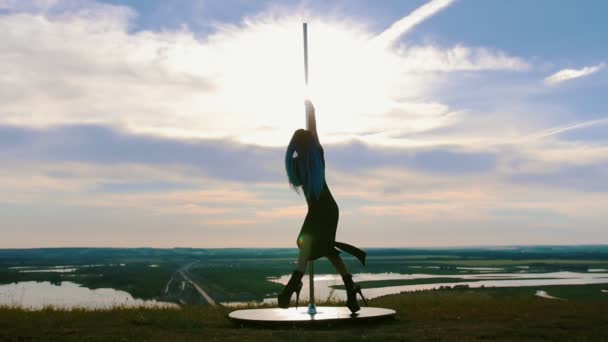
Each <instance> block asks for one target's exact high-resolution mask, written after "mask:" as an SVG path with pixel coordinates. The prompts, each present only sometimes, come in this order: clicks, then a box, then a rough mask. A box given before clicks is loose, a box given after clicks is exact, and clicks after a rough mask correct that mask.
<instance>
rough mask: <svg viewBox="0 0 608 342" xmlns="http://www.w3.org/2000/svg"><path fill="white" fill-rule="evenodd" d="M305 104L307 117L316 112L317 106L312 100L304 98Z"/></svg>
mask: <svg viewBox="0 0 608 342" xmlns="http://www.w3.org/2000/svg"><path fill="white" fill-rule="evenodd" d="M304 106H305V107H306V117H309V116H311V115H314V114H315V106H313V105H312V102H311V101H310V100H308V99H306V100H304Z"/></svg>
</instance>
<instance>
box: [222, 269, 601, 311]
mask: <svg viewBox="0 0 608 342" xmlns="http://www.w3.org/2000/svg"><path fill="white" fill-rule="evenodd" d="M467 269H477V271H480V272H482V274H457V275H443V274H442V275H436V274H401V273H359V274H355V275H353V280H354V281H355V282H364V281H382V280H400V279H404V280H412V279H430V278H453V279H454V280H455V281H454V282H453V283H450V282H441V283H429V284H418V285H399V286H383V287H373V285H365V286H362V288H363V295H364V296H365V298H366V299H372V298H376V297H381V296H386V295H390V294H397V293H401V292H411V291H419V290H433V289H439V288H440V287H441V286H444V287H445V286H450V287H453V286H456V285H467V286H469V287H471V288H476V287H482V286H483V287H520V286H548V285H585V284H604V283H605V284H608V273H599V272H592V273H582V272H549V273H527V272H522V273H492V274H487V273H485V272H488V271H492V270H490V268H482V267H480V268H472V267H469V268H467ZM290 276H291V275H290V274H286V275H283V276H281V277H278V278H269V279H268V280H269V281H272V282H275V283H279V284H283V285H284V284H287V282H288V281H289V278H290ZM538 278H545V279H538ZM302 282H303V283H304V286H303V288H302V292H301V293H300V303H301V305H304V304H302V303H307V302H308V294H309V290H308V288H309V287H308V284H309V282H308V276H304V278H302ZM342 284H343V283H342V278H341V277H340V276H339V275H336V274H319V275H315V298H316V299H317V300H334V299H337V300H346V291H345V290H338V289H334V288H333V287H332V286H338V285H342ZM293 298H294V299H295V296H294V297H293ZM276 301H277V300H276V297H272V298H266V299H264V303H267V304H274V303H276ZM223 304H226V305H229V306H236V305H242V304H246V303H243V302H230V303H223Z"/></svg>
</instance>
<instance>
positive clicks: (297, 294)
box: [296, 282, 303, 309]
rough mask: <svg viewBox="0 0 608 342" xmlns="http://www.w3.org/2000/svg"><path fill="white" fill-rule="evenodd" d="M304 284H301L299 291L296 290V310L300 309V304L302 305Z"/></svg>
mask: <svg viewBox="0 0 608 342" xmlns="http://www.w3.org/2000/svg"><path fill="white" fill-rule="evenodd" d="M302 286H303V284H302V282H300V285H299V286H298V289H297V290H296V309H297V308H298V304H299V303H300V291H302Z"/></svg>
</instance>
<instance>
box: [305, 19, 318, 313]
mask: <svg viewBox="0 0 608 342" xmlns="http://www.w3.org/2000/svg"><path fill="white" fill-rule="evenodd" d="M302 29H303V32H304V81H305V82H306V85H307V86H308V25H307V24H306V23H303V24H302ZM308 288H309V290H310V292H309V296H308V297H309V302H308V314H309V315H315V314H316V313H317V307H316V305H315V262H314V261H309V262H308Z"/></svg>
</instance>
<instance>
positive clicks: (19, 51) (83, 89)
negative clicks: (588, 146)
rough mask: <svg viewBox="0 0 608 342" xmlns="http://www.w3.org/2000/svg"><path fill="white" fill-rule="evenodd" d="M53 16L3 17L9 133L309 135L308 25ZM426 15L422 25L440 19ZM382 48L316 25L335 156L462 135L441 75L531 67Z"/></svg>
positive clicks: (322, 95) (498, 58)
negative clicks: (137, 26) (207, 29)
mask: <svg viewBox="0 0 608 342" xmlns="http://www.w3.org/2000/svg"><path fill="white" fill-rule="evenodd" d="M43 3H44V4H49V5H48V6H50V8H49V9H45V10H44V11H43V12H40V13H38V12H36V13H34V12H32V13H28V12H15V13H13V14H8V15H3V16H1V17H0V31H1V32H3V34H2V36H0V56H1V57H2V60H3V63H4V65H6V66H7V68H6V69H5V72H4V73H3V74H2V75H0V90H1V92H0V123H4V124H6V123H9V124H16V125H21V126H48V125H60V124H77V123H94V124H104V125H110V126H116V127H123V128H126V129H128V130H130V131H132V132H138V133H141V132H145V133H152V134H157V135H164V136H178V137H199V138H209V137H228V138H234V139H235V140H238V141H240V142H245V143H251V144H259V145H283V144H284V143H285V141H287V140H288V139H289V137H290V135H291V133H292V132H293V130H294V129H296V128H298V127H300V126H302V125H303V117H302V111H303V109H302V103H301V102H302V101H301V99H302V97H303V86H302V83H303V80H302V79H303V75H302V51H301V49H302V46H301V41H300V39H301V32H300V30H301V23H300V17H299V16H297V15H293V16H281V15H279V16H277V15H271V16H265V15H256V16H255V17H254V18H250V19H246V20H245V21H244V22H243V23H241V24H239V25H222V26H218V28H217V31H216V32H214V33H213V34H211V35H209V36H207V37H204V38H203V37H197V36H196V35H195V34H194V33H192V32H190V31H188V30H187V29H182V30H178V31H163V32H152V31H136V32H132V31H130V30H129V28H130V27H129V25H130V20H132V18H133V17H134V15H135V14H134V13H132V12H131V11H130V10H129V9H128V8H126V7H120V6H118V7H117V6H110V5H99V4H96V3H93V2H87V1H80V2H79V1H76V2H74V4H77V5H78V6H76V5H74V6H72V7H67V9H66V6H65V5H62V6H61V7H58V6H59V5H56V6H55V5H53V4H54V3H53V2H43ZM61 4H65V3H64V2H61ZM432 4H433V6H438V7H433V8H435V9H436V10H439V8H443V7H445V6H447V4H448V2H445V1H443V2H441V1H439V2H437V1H435V2H432ZM438 4H439V5H441V6H439V5H438ZM442 4H443V5H442ZM45 6H46V5H45ZM87 6H88V7H87ZM425 6H431V5H430V4H429V5H425ZM442 6H443V7H442ZM42 7H44V6H41V8H42ZM44 8H46V7H44ZM91 8H92V9H91ZM422 8H424V6H423V7H422ZM422 8H421V9H419V10H417V11H414V12H413V14H412V15H414V14H416V13H418V14H416V18H417V19H416V20H414V19H411V20H410V21H409V22H410V23H419V22H420V21H421V20H423V19H424V18H427V17H428V16H429V15H430V13H431V12H433V11H431V12H429V11H428V10H425V11H422ZM45 11H46V12H45ZM420 11H422V12H420ZM49 13H52V14H49ZM421 13H422V14H421ZM433 13H434V12H433ZM375 36H376V35H375V34H374V33H373V32H369V31H367V30H366V29H364V28H362V27H361V26H360V25H357V24H353V23H348V22H346V21H342V22H336V21H332V20H328V19H324V18H322V17H316V18H311V20H310V48H311V56H310V61H311V75H310V77H311V82H312V86H311V90H310V91H311V94H312V98H313V100H314V101H315V104H316V105H317V109H318V113H319V117H318V120H319V126H318V127H319V130H320V134H321V135H322V136H323V139H324V140H323V141H324V142H326V143H329V142H343V141H347V140H349V139H352V138H359V139H362V140H364V141H368V142H371V143H383V144H387V145H390V144H394V143H396V142H397V139H395V138H394V137H396V136H399V135H400V134H403V133H408V132H420V131H425V130H430V129H435V128H438V127H443V126H447V125H450V124H453V123H454V121H455V120H457V119H458V115H456V113H458V111H455V110H454V109H452V108H449V107H448V106H446V105H444V104H441V103H437V102H436V101H433V100H432V99H429V97H428V96H427V95H428V93H429V91H428V90H429V89H432V88H433V87H434V85H435V82H436V81H437V77H438V76H437V75H435V74H434V72H435V71H462V70H476V71H481V70H521V69H522V68H524V67H525V66H526V64H525V62H524V61H522V60H521V59H518V58H516V57H510V56H507V55H506V54H505V53H503V52H500V51H495V50H492V49H485V48H469V47H466V46H456V47H454V48H451V49H442V48H439V47H433V46H419V47H413V48H411V49H408V48H407V47H402V48H400V49H399V50H397V49H386V48H384V47H378V46H377V45H376V44H375V43H374V42H375V40H374V37H375ZM364 66H365V67H364ZM345 123H348V124H345ZM387 127H391V129H390V130H386V128H387ZM370 132H371V134H370ZM374 133H376V134H374Z"/></svg>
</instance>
